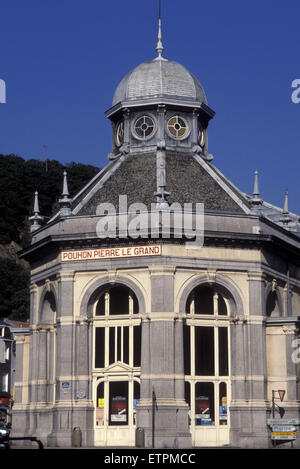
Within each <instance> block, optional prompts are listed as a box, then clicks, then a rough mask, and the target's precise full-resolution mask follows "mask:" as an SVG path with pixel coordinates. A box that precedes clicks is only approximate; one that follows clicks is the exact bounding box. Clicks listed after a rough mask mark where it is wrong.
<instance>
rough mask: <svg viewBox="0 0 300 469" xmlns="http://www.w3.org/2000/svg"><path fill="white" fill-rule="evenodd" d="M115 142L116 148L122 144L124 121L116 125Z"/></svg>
mask: <svg viewBox="0 0 300 469" xmlns="http://www.w3.org/2000/svg"><path fill="white" fill-rule="evenodd" d="M115 142H116V145H117V147H120V146H121V145H123V143H124V121H120V122H119V123H118V124H117V128H116V133H115Z"/></svg>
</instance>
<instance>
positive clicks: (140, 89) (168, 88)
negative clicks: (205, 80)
mask: <svg viewBox="0 0 300 469" xmlns="http://www.w3.org/2000/svg"><path fill="white" fill-rule="evenodd" d="M162 96H163V97H168V98H177V99H180V100H183V101H197V102H200V103H203V102H204V103H205V104H207V101H206V96H205V93H204V90H203V88H202V86H201V85H200V83H199V81H198V80H197V78H196V77H194V76H193V75H192V74H191V73H190V72H189V71H188V70H187V69H186V68H185V67H183V66H182V65H180V64H179V63H177V62H172V61H169V60H165V59H162V58H160V59H159V58H157V59H154V60H152V61H151V62H144V63H142V64H140V65H139V66H138V67H136V68H135V69H134V70H132V71H131V72H130V73H128V74H127V75H126V76H125V77H124V78H123V80H122V81H121V82H120V84H119V85H118V87H117V89H116V91H115V94H114V97H113V103H112V105H113V106H114V105H116V104H117V103H119V102H122V101H134V100H140V99H143V98H148V99H149V98H150V99H151V98H157V97H162Z"/></svg>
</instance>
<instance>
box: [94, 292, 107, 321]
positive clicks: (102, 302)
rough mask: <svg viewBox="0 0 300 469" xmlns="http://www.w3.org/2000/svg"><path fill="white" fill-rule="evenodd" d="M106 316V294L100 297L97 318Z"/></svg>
mask: <svg viewBox="0 0 300 469" xmlns="http://www.w3.org/2000/svg"><path fill="white" fill-rule="evenodd" d="M104 314H105V294H103V295H102V296H100V298H99V301H98V303H97V306H96V316H104Z"/></svg>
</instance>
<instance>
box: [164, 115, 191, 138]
mask: <svg viewBox="0 0 300 469" xmlns="http://www.w3.org/2000/svg"><path fill="white" fill-rule="evenodd" d="M167 127H168V131H169V133H170V134H171V136H172V137H175V138H179V139H182V138H184V137H186V136H187V135H188V132H189V126H188V123H187V121H186V120H185V119H184V118H183V117H180V116H173V117H171V119H169V120H168V124H167Z"/></svg>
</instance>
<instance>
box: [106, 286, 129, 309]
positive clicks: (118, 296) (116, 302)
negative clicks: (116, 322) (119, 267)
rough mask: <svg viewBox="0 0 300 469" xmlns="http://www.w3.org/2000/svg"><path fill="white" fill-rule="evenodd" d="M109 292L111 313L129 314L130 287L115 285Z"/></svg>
mask: <svg viewBox="0 0 300 469" xmlns="http://www.w3.org/2000/svg"><path fill="white" fill-rule="evenodd" d="M109 293H110V295H109V314H129V289H128V288H127V287H122V286H120V287H114V288H112V289H111V290H110V292H109Z"/></svg>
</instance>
